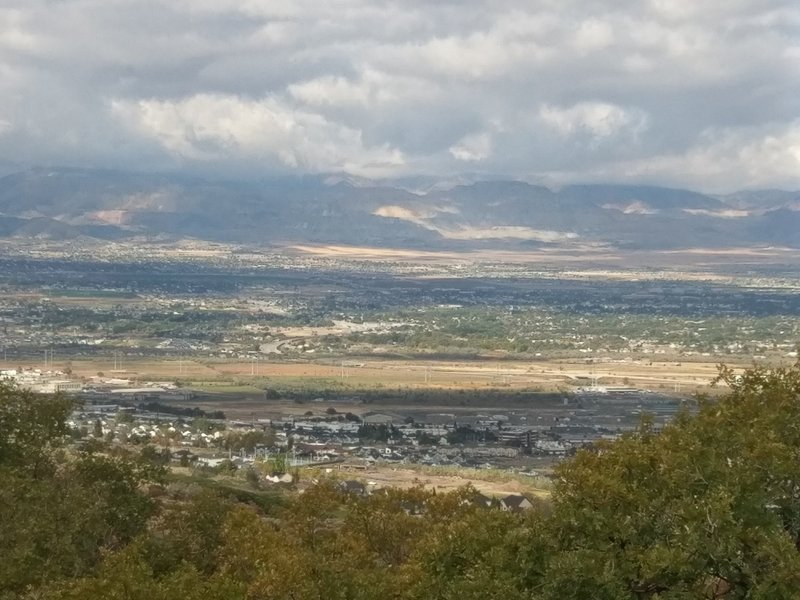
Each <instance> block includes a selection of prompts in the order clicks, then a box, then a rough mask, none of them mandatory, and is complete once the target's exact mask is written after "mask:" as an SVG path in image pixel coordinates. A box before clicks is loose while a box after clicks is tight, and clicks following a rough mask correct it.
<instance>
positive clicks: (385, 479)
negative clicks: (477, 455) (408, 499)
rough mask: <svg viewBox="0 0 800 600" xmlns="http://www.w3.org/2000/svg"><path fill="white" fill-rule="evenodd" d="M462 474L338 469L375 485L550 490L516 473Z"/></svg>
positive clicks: (494, 492)
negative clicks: (519, 476) (504, 474)
mask: <svg viewBox="0 0 800 600" xmlns="http://www.w3.org/2000/svg"><path fill="white" fill-rule="evenodd" d="M459 470H460V471H461V472H462V473H463V475H457V474H453V475H450V474H440V473H437V470H436V469H426V468H425V467H420V468H411V469H410V468H404V467H389V466H373V467H368V468H367V469H348V467H347V466H346V465H345V466H343V467H342V468H341V469H335V470H334V472H335V474H336V476H337V478H340V479H344V478H353V479H359V480H362V481H366V482H369V483H374V484H375V487H378V488H382V487H394V488H401V489H407V488H410V487H414V486H419V485H421V486H423V487H426V488H428V489H434V490H436V491H437V492H452V491H454V490H457V489H459V488H462V487H464V486H466V485H471V486H472V487H474V488H475V489H477V490H478V491H480V492H481V493H483V494H486V495H487V496H504V495H508V494H528V495H533V496H538V497H540V498H546V497H548V496H549V495H550V492H549V491H548V490H547V489H544V488H543V487H539V486H538V485H535V484H534V483H533V482H532V481H530V482H529V481H525V478H520V479H514V478H513V476H510V475H508V476H506V477H501V478H495V477H493V475H494V474H495V473H494V472H493V471H489V472H487V474H486V477H485V478H483V477H481V476H480V474H479V472H477V471H476V470H475V469H459Z"/></svg>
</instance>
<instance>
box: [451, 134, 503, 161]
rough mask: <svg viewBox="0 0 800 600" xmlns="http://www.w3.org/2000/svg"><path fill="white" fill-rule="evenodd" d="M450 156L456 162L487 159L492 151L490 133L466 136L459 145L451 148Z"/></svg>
mask: <svg viewBox="0 0 800 600" xmlns="http://www.w3.org/2000/svg"><path fill="white" fill-rule="evenodd" d="M449 151H450V154H452V155H453V157H454V158H455V159H456V160H462V161H467V162H475V161H481V160H484V159H486V158H487V157H488V156H489V154H490V153H491V151H492V138H491V137H490V136H489V134H488V133H476V134H471V135H467V136H464V137H463V138H461V140H459V141H458V143H457V144H454V145H453V146H450V148H449Z"/></svg>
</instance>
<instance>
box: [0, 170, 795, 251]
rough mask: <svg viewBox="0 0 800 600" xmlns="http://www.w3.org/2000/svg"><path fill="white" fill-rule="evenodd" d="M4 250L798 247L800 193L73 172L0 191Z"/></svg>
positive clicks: (9, 179)
mask: <svg viewBox="0 0 800 600" xmlns="http://www.w3.org/2000/svg"><path fill="white" fill-rule="evenodd" d="M0 213H1V214H0V236H2V237H15V236H16V237H52V238H58V239H69V238H73V237H78V236H89V237H96V238H101V239H114V238H121V237H129V236H134V235H137V236H138V235H148V236H159V237H163V236H167V237H173V238H185V237H191V238H198V239H204V240H209V241H224V242H233V243H250V244H277V245H280V244H286V243H338V244H356V245H358V244H363V245H377V246H395V247H415V248H432V249H436V248H469V247H486V246H491V247H509V246H520V245H522V246H523V247H526V246H530V245H532V244H533V245H541V244H575V243H583V242H592V243H606V244H611V245H615V246H621V247H627V248H678V247H697V246H705V247H729V246H734V245H737V246H748V245H752V246H764V245H785V246H792V247H800V193H798V192H786V191H780V190H765V191H763V192H759V191H745V192H738V193H735V194H730V195H726V196H716V197H715V196H710V195H705V194H700V193H697V192H692V191H689V190H680V189H670V188H661V187H654V186H623V185H572V186H566V187H564V188H561V189H559V190H551V189H549V188H547V187H544V186H540V185H531V184H528V183H524V182H518V181H477V182H474V183H463V184H458V183H456V184H455V185H452V186H451V185H442V186H437V185H436V183H435V182H427V191H426V192H425V193H421V192H420V191H419V190H417V191H415V192H412V191H409V190H408V189H403V188H402V187H399V186H394V185H392V184H391V182H371V181H369V180H363V179H353V178H350V177H347V176H338V175H326V176H317V177H311V176H306V177H298V178H280V179H274V180H270V181H263V182H245V183H242V182H224V181H203V180H199V179H191V178H185V177H180V176H171V175H148V174H135V173H122V172H119V173H118V172H109V171H85V170H72V169H52V170H32V171H26V172H22V173H14V174H12V175H8V176H6V177H3V178H0Z"/></svg>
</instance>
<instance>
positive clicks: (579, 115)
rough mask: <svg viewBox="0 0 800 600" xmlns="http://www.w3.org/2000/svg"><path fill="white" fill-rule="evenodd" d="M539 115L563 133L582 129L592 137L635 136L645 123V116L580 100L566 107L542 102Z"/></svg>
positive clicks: (572, 132) (546, 123)
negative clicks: (624, 134)
mask: <svg viewBox="0 0 800 600" xmlns="http://www.w3.org/2000/svg"><path fill="white" fill-rule="evenodd" d="M539 118H540V119H541V120H542V121H543V122H544V123H545V125H547V126H548V127H551V128H552V129H554V130H555V131H556V132H558V133H559V134H560V135H562V136H564V137H569V136H572V135H575V134H581V133H585V134H588V135H589V136H590V137H591V138H593V139H594V140H600V139H601V138H607V137H610V136H614V135H619V134H621V133H628V134H630V135H632V136H634V137H636V136H638V135H639V133H641V132H642V131H643V130H644V129H645V128H646V127H647V116H646V115H645V114H644V113H643V112H642V111H640V110H637V109H625V108H622V107H621V106H615V105H614V104H608V103H605V102H579V103H578V104H575V105H573V106H570V107H567V108H561V107H558V106H550V105H547V104H543V105H542V106H541V107H540V108H539Z"/></svg>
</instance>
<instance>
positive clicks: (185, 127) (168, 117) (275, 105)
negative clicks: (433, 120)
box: [112, 94, 403, 176]
mask: <svg viewBox="0 0 800 600" xmlns="http://www.w3.org/2000/svg"><path fill="white" fill-rule="evenodd" d="M112 111H113V112H114V113H115V114H117V115H118V116H119V118H121V119H122V120H124V121H125V122H126V123H127V124H128V125H129V126H130V127H131V128H133V129H134V130H137V131H138V132H140V133H141V134H143V135H146V136H150V137H152V138H154V139H155V140H157V141H158V142H159V143H160V144H161V145H162V146H163V147H164V148H165V149H166V150H167V151H168V152H169V153H171V154H173V155H175V156H176V157H179V158H181V159H185V160H190V161H204V162H212V161H228V160H233V161H236V160H245V161H253V160H255V161H257V162H262V163H264V164H265V165H269V166H272V165H274V164H276V163H277V164H279V165H282V166H284V167H287V168H291V169H302V170H304V171H311V172H326V171H348V172H352V173H355V174H359V175H375V176H381V175H384V174H385V173H384V171H385V170H386V169H392V168H396V167H400V166H402V165H403V156H402V153H400V152H399V151H398V150H396V149H392V148H390V147H389V146H388V145H383V146H381V147H378V148H368V147H366V146H365V145H364V143H363V140H362V134H361V132H360V131H358V130H356V129H351V128H349V127H345V126H343V125H339V124H336V123H331V122H329V121H328V120H327V119H325V117H323V116H321V115H319V114H316V113H312V112H306V111H301V110H295V109H292V108H291V107H289V106H286V105H285V104H283V103H282V102H281V101H279V100H277V99H275V98H270V97H268V98H263V99H259V100H246V99H242V98H239V97H236V96H230V95H213V94H199V95H196V96H191V97H189V98H185V99H180V100H177V101H173V100H140V101H138V102H127V101H124V100H115V101H113V102H112Z"/></svg>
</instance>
